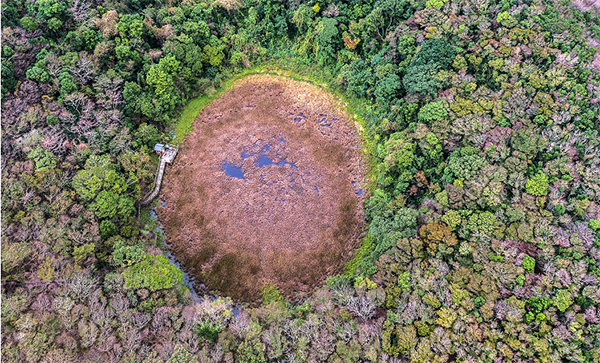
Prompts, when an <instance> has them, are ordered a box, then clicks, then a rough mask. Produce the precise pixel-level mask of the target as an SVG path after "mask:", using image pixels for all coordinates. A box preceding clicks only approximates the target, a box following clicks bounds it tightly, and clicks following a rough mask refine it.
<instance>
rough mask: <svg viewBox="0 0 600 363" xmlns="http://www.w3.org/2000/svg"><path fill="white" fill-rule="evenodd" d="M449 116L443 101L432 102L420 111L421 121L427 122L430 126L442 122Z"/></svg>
mask: <svg viewBox="0 0 600 363" xmlns="http://www.w3.org/2000/svg"><path fill="white" fill-rule="evenodd" d="M447 116H448V111H446V108H445V107H444V103H443V102H441V101H436V102H430V103H428V104H426V105H425V106H423V107H421V109H420V110H419V116H418V117H419V120H422V121H425V123H427V124H430V123H432V122H434V121H441V120H443V119H445V118H446V117H447Z"/></svg>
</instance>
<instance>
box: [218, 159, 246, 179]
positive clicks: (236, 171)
mask: <svg viewBox="0 0 600 363" xmlns="http://www.w3.org/2000/svg"><path fill="white" fill-rule="evenodd" d="M223 171H225V174H227V175H228V176H230V177H232V178H238V179H246V178H245V177H244V172H243V171H242V167H241V166H240V167H237V166H235V165H233V164H230V163H229V162H227V161H224V162H223Z"/></svg>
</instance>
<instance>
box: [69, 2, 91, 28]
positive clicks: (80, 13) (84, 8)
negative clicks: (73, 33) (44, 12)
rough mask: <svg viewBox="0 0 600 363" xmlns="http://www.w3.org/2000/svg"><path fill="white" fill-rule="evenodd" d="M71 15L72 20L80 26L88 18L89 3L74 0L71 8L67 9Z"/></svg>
mask: <svg viewBox="0 0 600 363" xmlns="http://www.w3.org/2000/svg"><path fill="white" fill-rule="evenodd" d="M69 10H70V11H71V13H73V19H74V20H75V21H76V22H77V23H78V24H81V23H83V22H85V21H87V20H88V19H89V18H90V13H89V10H90V3H88V2H86V1H83V0H74V1H73V7H71V8H70V9H69Z"/></svg>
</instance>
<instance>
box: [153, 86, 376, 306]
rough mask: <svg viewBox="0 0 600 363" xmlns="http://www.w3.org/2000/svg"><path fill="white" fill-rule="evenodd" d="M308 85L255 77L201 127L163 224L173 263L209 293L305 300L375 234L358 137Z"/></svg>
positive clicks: (172, 187) (185, 147)
mask: <svg viewBox="0 0 600 363" xmlns="http://www.w3.org/2000/svg"><path fill="white" fill-rule="evenodd" d="M339 106H340V105H339V104H336V101H335V99H334V98H332V97H331V96H330V95H327V94H326V93H325V92H323V91H321V90H319V89H318V87H316V86H312V85H309V84H306V83H303V82H299V81H293V80H290V79H286V78H283V77H273V76H252V77H249V78H246V79H243V80H242V81H239V82H238V83H237V84H236V85H235V86H234V87H233V88H232V89H231V90H230V91H228V92H227V93H225V94H224V95H223V96H222V97H220V98H219V99H217V100H215V101H213V102H212V103H211V104H210V105H208V106H207V107H206V108H205V109H204V110H203V111H202V112H201V113H200V114H199V115H198V117H197V118H196V120H195V123H194V125H193V131H192V132H191V133H190V134H189V135H188V136H187V137H186V138H185V141H184V142H183V144H182V146H181V147H180V151H179V155H178V157H177V159H176V161H175V163H174V165H173V166H172V167H170V168H169V169H168V171H167V172H166V175H165V180H164V182H163V187H162V191H161V198H162V199H163V200H164V201H165V204H164V207H163V208H161V207H159V208H157V214H158V215H159V218H160V220H161V222H162V223H163V224H164V226H165V232H166V237H167V239H168V241H169V245H170V246H171V248H172V252H173V253H174V255H175V257H176V258H177V259H179V260H180V261H181V262H182V263H183V265H184V266H185V268H186V269H187V270H188V271H189V272H190V273H191V274H192V275H193V276H194V277H196V279H197V281H198V282H199V283H202V284H203V285H204V286H205V288H206V289H208V290H209V291H218V292H219V293H222V294H225V295H227V296H230V297H232V298H234V299H238V300H241V301H245V302H257V301H259V299H260V290H261V287H262V286H264V285H266V284H272V285H275V286H277V288H278V289H279V291H280V292H281V293H282V294H283V295H284V296H286V297H288V298H290V299H292V300H295V299H298V298H301V297H302V296H306V293H308V292H309V291H311V289H313V288H314V287H315V285H316V284H318V283H322V282H323V281H324V280H325V278H326V277H327V276H331V275H334V274H336V273H338V272H339V269H340V267H341V266H343V264H344V263H345V262H347V261H348V260H349V258H350V256H351V251H352V250H353V249H354V248H356V247H357V244H358V237H359V235H360V234H361V232H362V231H363V230H364V222H363V215H362V214H361V213H362V194H363V192H362V190H361V189H360V186H361V185H363V183H364V180H363V168H364V162H363V160H362V158H361V152H360V146H359V140H358V134H357V131H356V127H357V125H354V124H352V123H351V121H350V120H349V119H348V117H347V116H346V115H345V113H344V112H343V111H341V110H340V109H339Z"/></svg>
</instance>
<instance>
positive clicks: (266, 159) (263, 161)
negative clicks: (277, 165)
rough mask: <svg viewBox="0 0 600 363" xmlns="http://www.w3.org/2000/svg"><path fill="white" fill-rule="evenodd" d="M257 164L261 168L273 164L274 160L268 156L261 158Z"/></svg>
mask: <svg viewBox="0 0 600 363" xmlns="http://www.w3.org/2000/svg"><path fill="white" fill-rule="evenodd" d="M256 162H257V163H258V167H259V168H262V167H263V166H267V165H271V164H273V160H271V159H269V157H267V156H261V157H260V158H258V160H257V161H256Z"/></svg>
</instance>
